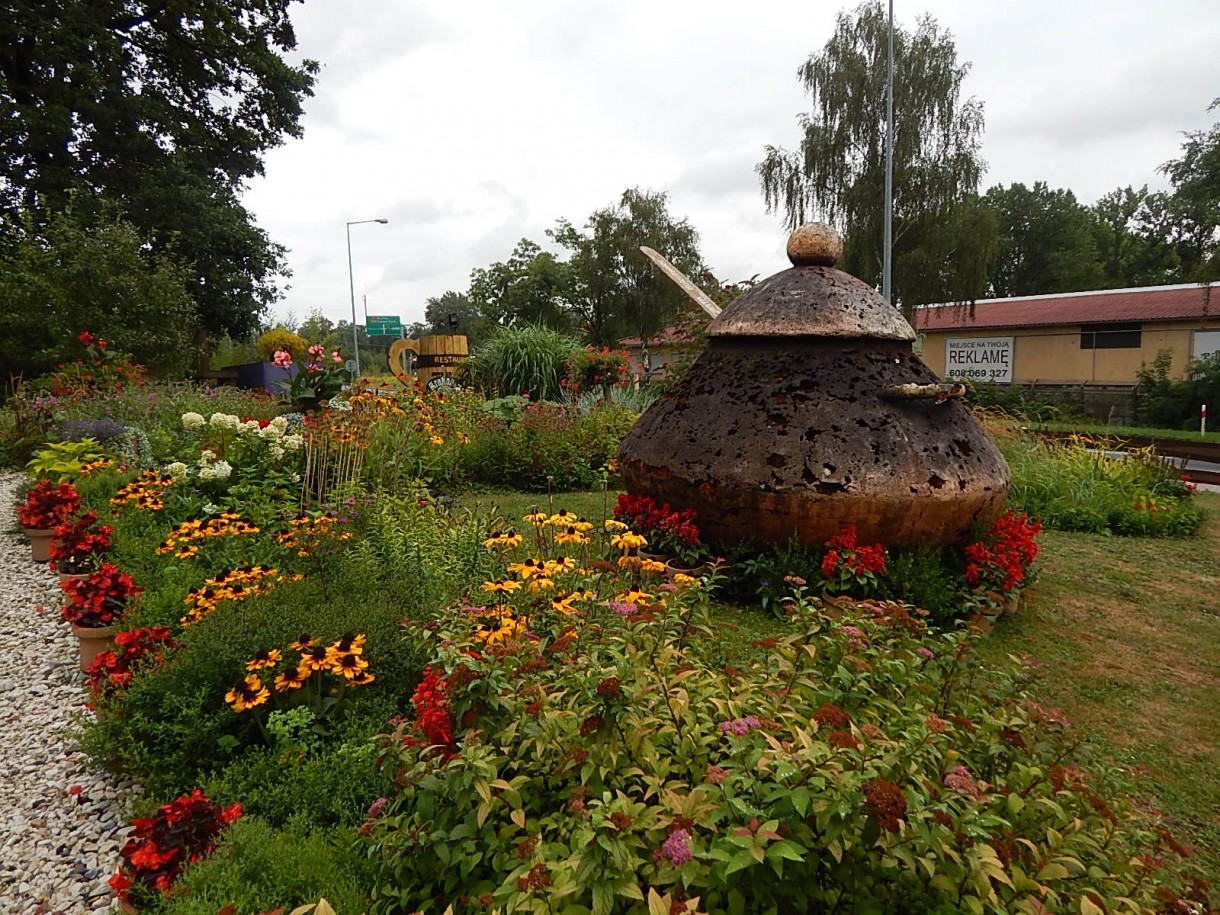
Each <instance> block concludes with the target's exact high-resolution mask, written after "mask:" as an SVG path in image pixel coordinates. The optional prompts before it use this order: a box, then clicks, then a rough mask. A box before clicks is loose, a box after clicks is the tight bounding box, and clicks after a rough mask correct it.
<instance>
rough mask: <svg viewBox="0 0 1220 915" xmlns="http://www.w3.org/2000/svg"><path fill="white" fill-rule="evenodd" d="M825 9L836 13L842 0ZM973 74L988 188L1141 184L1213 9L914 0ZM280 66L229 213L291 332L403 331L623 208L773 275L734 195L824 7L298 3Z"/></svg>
mask: <svg viewBox="0 0 1220 915" xmlns="http://www.w3.org/2000/svg"><path fill="white" fill-rule="evenodd" d="M843 5H844V6H850V5H851V4H850V3H848V2H847V0H844V3H843ZM898 6H899V9H898V15H899V19H900V21H901V22H902V23H904V24H906V25H908V26H909V25H911V24H913V22H914V19H915V16H916V14H917V13H922V12H923V11H924V10H927V11H928V12H929V13H930V14H931V15H932V16H934V17H935V18H936V19H937V21H938V22H939V24H940V25H941V26H942V27H944V28H946V29H948V30H949V31H950V32H952V33H953V34H954V36H955V38H956V40H957V45H958V55H959V59H961V60H965V61H970V62H971V63H972V69H971V72H970V74H969V76H968V78H967V80H966V84H965V94H966V95H974V96H977V97H978V98H979V99H981V100H982V101H983V102H984V103H985V105H986V112H987V125H988V126H987V133H986V135H985V137H984V142H983V149H982V152H983V156H984V158H985V159H986V160H987V161H988V163H989V166H990V168H989V172H988V174H987V176H986V179H985V185H984V186H988V185H990V184H994V183H1010V182H1013V181H1024V182H1026V183H1032V182H1034V181H1037V180H1043V181H1047V182H1048V183H1049V184H1051V185H1052V186H1054V187H1070V188H1071V189H1072V190H1074V191H1075V192H1076V194H1077V196H1078V197H1079V198H1080V199H1081V200H1084V201H1090V200H1092V199H1095V198H1096V197H1097V196H1098V195H1100V194H1102V193H1105V192H1106V191H1108V190H1110V189H1112V188H1114V187H1116V186H1119V185H1126V184H1135V185H1137V186H1138V185H1140V184H1143V183H1145V182H1148V183H1153V184H1157V183H1158V182H1161V181H1163V179H1160V178H1159V177H1158V175H1157V173H1156V168H1157V166H1159V165H1160V164H1161V163H1163V162H1164V161H1166V160H1167V159H1169V158H1172V157H1173V156H1174V155H1176V153H1177V151H1178V148H1179V145H1180V143H1181V136H1180V131H1183V130H1188V129H1199V128H1201V127H1204V126H1207V125H1210V124H1211V123H1212V121H1213V120H1214V113H1213V115H1208V114H1207V112H1206V107H1207V104H1208V103H1209V102H1210V101H1211V98H1212V97H1214V96H1215V95H1216V94H1218V93H1220V90H1217V88H1216V87H1217V86H1220V55H1216V54H1215V53H1214V50H1213V49H1214V48H1216V47H1220V17H1217V16H1216V15H1215V10H1214V0H1164V2H1162V3H1161V4H1159V5H1158V6H1157V7H1156V8H1155V10H1150V9H1149V8H1148V7H1147V6H1146V5H1142V4H1136V3H1133V2H1131V0H1113V2H1111V3H1108V4H1105V5H1100V4H1075V3H1072V4H1069V3H1063V2H1061V0H1056V2H1051V0H1026V2H1024V3H1022V4H1020V5H1019V6H1018V5H1014V4H982V3H978V2H976V0H925V2H924V3H923V4H920V5H919V6H918V7H916V8H913V9H904V7H905V4H899V5H898ZM292 11H293V13H292V14H293V19H294V22H295V23H296V26H297V34H298V38H299V41H300V49H299V50H300V54H301V55H302V56H306V57H313V58H317V59H319V60H320V61H321V62H322V64H323V70H322V73H321V75H320V77H319V80H318V85H317V90H316V91H317V94H316V97H315V98H313V99H310V100H308V101H307V103H306V117H305V120H304V128H305V136H304V138H303V139H301V140H291V141H289V142H288V143H287V145H285V146H284V147H282V148H280V149H277V150H274V151H273V152H272V153H271V154H270V155H269V156H268V158H267V174H266V177H265V178H263V179H260V180H258V181H256V182H254V183H253V184H252V187H251V189H250V192H249V194H248V196H247V201H246V202H247V205H248V206H249V207H250V208H251V210H252V211H253V212H254V213H255V214H256V215H257V217H258V219H259V222H260V224H261V225H262V226H263V227H264V228H265V229H267V231H268V232H269V233H270V234H271V236H272V238H273V239H275V240H276V241H279V242H281V243H283V244H285V245H287V246H288V247H289V248H290V249H291V253H290V262H291V265H292V267H293V269H294V271H295V277H294V279H293V281H292V289H291V291H290V292H289V294H288V297H287V299H286V300H285V302H284V303H282V304H281V306H280V311H281V312H283V311H287V310H291V311H293V312H294V313H295V314H297V315H304V314H307V313H308V312H309V311H310V310H312V309H314V308H318V309H321V310H322V311H323V312H324V313H326V314H328V315H330V316H331V317H333V318H343V317H345V316H349V314H350V301H349V295H350V294H349V290H348V277H347V250H346V239H345V231H344V223H345V222H347V221H351V220H360V219H369V218H373V217H385V218H388V219H389V220H390V222H389V224H388V225H385V226H378V225H361V226H353V227H352V262H353V273H354V277H355V287H356V289H355V292H356V297H357V302H358V303H359V299H360V297H361V296H362V295H367V296H368V298H369V307H370V310H371V311H372V312H373V313H376V314H392V313H398V314H400V315H401V316H402V317H403V319H404V320H406V321H408V322H409V321H412V320H416V319H418V318H420V317H421V316H422V314H423V308H424V300H425V299H426V298H428V297H429V296H435V295H439V294H440V293H442V292H444V291H445V290H447V289H456V290H461V289H465V288H466V285H467V282H468V278H469V274H470V271H471V269H473V268H475V267H481V266H486V265H487V264H489V263H491V262H492V261H495V260H502V259H504V258H505V257H507V256H508V255H509V253H510V252H511V250H512V248H513V246H514V245H515V244H516V242H517V241H518V239H520V238H522V237H528V238H531V239H533V240H535V241H537V242H539V243H540V244H545V243H546V238H545V235H544V233H545V230H546V229H548V228H550V227H552V226H553V225H554V223H555V221H556V220H557V219H559V218H561V217H562V218H566V219H569V220H570V221H572V222H573V223H575V224H577V225H581V224H583V222H584V221H585V219H586V218H587V217H588V215H589V214H590V213H591V212H592V211H593V210H595V209H598V208H600V207H605V206H608V205H610V204H612V203H613V202H614V201H615V200H617V199H618V197H619V195H620V194H621V193H622V191H623V190H624V189H625V188H628V187H636V186H638V187H643V188H648V189H651V190H659V191H666V192H668V193H669V194H670V212H671V213H672V214H673V215H675V216H677V217H686V218H688V219H689V220H690V222H691V224H692V225H694V227H695V228H696V229H697V230H698V231H699V233H700V236H701V238H702V245H703V251H704V255H705V257H706V259H707V261H708V263H709V264H710V265H711V266H712V267H713V268H714V269H715V270H716V272H717V274H718V275H720V276H722V277H725V278H727V279H741V278H744V277H748V276H750V275H752V274H754V273H760V272H761V273H762V274H763V275H767V274H769V273H772V272H774V271H776V270H778V269H781V268H782V267H783V266H785V261H784V258H783V248H784V235H785V233H784V231H783V227H782V219H780V218H779V217H778V216H776V215H768V214H767V213H766V212H765V210H764V207H763V201H762V196H761V194H760V193H759V190H758V182H757V179H756V177H755V174H754V165H755V163H756V162H757V161H758V160H759V159H760V158H761V157H762V149H763V146H764V145H765V144H768V143H770V144H775V145H780V146H787V147H789V148H791V147H793V146H794V145H795V144H796V142H797V141H798V126H797V121H796V116H797V114H798V113H799V112H800V111H802V110H803V109H804V108H805V106H806V101H807V100H806V98H805V96H804V94H803V92H802V90H801V87H800V85H799V84H798V82H797V80H796V78H795V74H796V69H797V67H798V66H799V65H800V64H801V63H802V62H803V60H805V59H806V58H807V57H808V55H809V54H810V53H813V52H815V51H817V50H819V49H820V48H821V47H822V45H823V44H824V43H825V41H826V39H827V38H828V37H829V35H830V33H831V31H832V29H833V27H834V17H835V13H836V7H835V6H834V5H830V4H817V5H814V4H809V3H808V2H798V0H756V2H754V3H752V4H733V5H730V4H724V3H714V4H708V3H706V2H703V3H696V2H694V0H668V2H665V3H657V2H655V0H653V2H644V0H617V2H609V0H585V2H581V3H572V2H564V0H525V2H521V3H515V4H506V3H497V2H492V0H468V2H467V3H464V4H461V5H455V4H450V3H446V2H442V0H418V2H413V3H410V4H404V3H400V2H393V0H361V2H360V3H358V4H352V3H344V2H340V0H310V2H309V3H306V4H302V5H299V6H293V7H292Z"/></svg>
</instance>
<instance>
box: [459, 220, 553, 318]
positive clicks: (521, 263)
mask: <svg viewBox="0 0 1220 915" xmlns="http://www.w3.org/2000/svg"><path fill="white" fill-rule="evenodd" d="M468 295H469V298H470V302H471V304H472V305H474V307H475V308H477V309H478V311H479V313H480V314H481V315H482V316H483V317H484V318H486V319H488V320H489V321H490V322H492V323H495V324H504V325H511V324H517V323H527V324H540V325H544V326H546V327H553V328H555V329H556V330H568V329H569V328H570V327H571V324H572V321H571V315H570V311H569V307H570V295H571V277H570V274H569V271H568V267H567V265H566V264H565V263H564V262H563V261H561V260H559V259H558V258H556V257H555V255H554V254H551V253H550V252H549V251H543V250H542V248H541V247H540V246H539V245H538V244H537V243H536V242H533V241H530V240H529V239H528V238H523V239H521V240H520V241H519V242H517V246H516V247H515V248H513V252H512V254H510V255H509V257H508V260H506V261H497V262H496V263H494V264H492V265H491V266H489V267H476V268H475V269H474V270H472V271H471V273H470V292H469V293H468Z"/></svg>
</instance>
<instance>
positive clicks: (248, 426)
mask: <svg viewBox="0 0 1220 915" xmlns="http://www.w3.org/2000/svg"><path fill="white" fill-rule="evenodd" d="M237 428H238V430H239V431H241V432H253V433H254V434H255V435H258V433H260V432H262V431H263V430H262V429H260V428H259V426H258V420H257V419H248V420H246V421H245V422H244V423H242V424H241V425H239V426H238V427H237Z"/></svg>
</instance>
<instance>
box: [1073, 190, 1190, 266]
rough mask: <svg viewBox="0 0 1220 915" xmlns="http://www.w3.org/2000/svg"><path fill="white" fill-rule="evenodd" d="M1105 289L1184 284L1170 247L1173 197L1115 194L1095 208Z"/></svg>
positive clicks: (1145, 192)
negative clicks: (1170, 205)
mask: <svg viewBox="0 0 1220 915" xmlns="http://www.w3.org/2000/svg"><path fill="white" fill-rule="evenodd" d="M1091 209H1092V214H1093V221H1094V229H1093V234H1094V237H1095V238H1096V240H1097V257H1098V261H1099V263H1100V265H1101V270H1102V274H1103V280H1102V283H1103V285H1104V286H1106V287H1109V288H1115V289H1125V288H1129V287H1133V286H1160V285H1164V284H1166V283H1176V282H1178V281H1179V280H1180V279H1181V262H1180V260H1179V258H1178V254H1177V251H1175V250H1174V247H1173V245H1172V244H1170V242H1169V237H1170V235H1171V233H1172V228H1171V225H1170V224H1171V222H1172V215H1171V214H1170V211H1169V195H1168V194H1165V193H1162V192H1155V193H1149V191H1148V185H1144V186H1143V187H1141V188H1140V189H1139V190H1136V189H1134V188H1132V187H1131V186H1130V185H1128V186H1127V187H1120V188H1116V189H1114V190H1113V191H1111V192H1110V193H1108V194H1105V195H1103V196H1102V197H1101V198H1099V199H1098V201H1097V202H1096V203H1095V204H1093V206H1092V207H1091Z"/></svg>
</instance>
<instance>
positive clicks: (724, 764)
mask: <svg viewBox="0 0 1220 915" xmlns="http://www.w3.org/2000/svg"><path fill="white" fill-rule="evenodd" d="M603 584H604V585H605V587H606V590H610V589H612V587H613V585H612V584H611V583H610V582H608V581H607V582H604V583H603ZM513 593H514V595H516V594H520V593H521V590H520V589H518V590H517V591H515V592H513ZM621 597H622V598H623V599H622V600H614V599H613V598H611V599H610V600H606V599H605V598H603V597H600V596H599V597H597V598H596V599H591V600H586V601H582V602H574V603H575V612H573V613H566V614H558V613H549V612H548V611H547V609H546V607H545V606H544V605H542V604H541V602H539V603H538V604H537V605H536V607H535V608H534V612H533V613H532V615H531V616H530V617H529V621H528V625H527V626H525V627H522V628H520V629H514V631H513V632H512V633H510V634H508V635H507V636H506V637H505V638H504V639H502V640H500V641H497V642H495V643H489V642H488V641H487V640H483V639H480V638H479V636H478V633H479V632H480V628H479V626H480V620H479V615H478V614H477V613H472V612H471V611H470V610H469V609H468V608H466V607H454V608H453V609H452V610H451V611H449V612H448V613H446V614H445V615H444V616H443V617H442V618H441V620H440V621H439V623H438V624H436V625H434V626H428V627H422V628H421V629H419V630H418V632H417V633H416V637H417V638H419V637H427V638H431V639H432V641H433V644H434V645H435V646H436V654H435V660H434V661H433V663H432V665H431V666H430V668H429V670H428V675H427V678H426V682H425V684H424V687H425V688H422V689H418V690H417V691H416V695H415V697H413V704H414V707H415V712H416V717H415V719H414V720H409V721H404V722H402V723H400V724H399V726H398V727H397V728H396V730H395V731H394V732H393V733H391V734H387V735H385V737H384V738H383V751H382V752H383V760H384V765H385V766H386V767H387V770H388V772H389V773H390V774H392V775H393V776H394V779H395V784H396V785H397V786H398V787H397V790H396V791H395V792H394V793H393V794H392V795H391V796H389V797H388V798H387V801H386V803H385V805H384V806H383V807H381V808H380V809H379V810H378V811H376V812H375V815H373V816H371V817H370V820H369V822H368V823H366V825H365V827H364V828H363V832H365V833H367V834H368V836H369V840H370V842H371V853H372V855H373V856H374V859H375V860H376V861H377V862H378V865H379V867H380V875H379V878H378V880H377V883H376V885H375V886H374V888H373V893H372V902H373V907H372V911H373V912H375V913H391V912H407V911H419V912H436V913H440V912H444V911H446V910H449V911H453V912H474V911H481V910H486V909H488V908H496V909H502V910H505V911H520V912H525V911H529V912H557V911H565V910H570V911H584V912H589V911H594V912H623V913H645V912H653V911H661V910H662V909H658V908H657V903H658V901H659V900H661V899H666V898H667V899H669V900H671V902H670V904H669V905H670V906H675V905H676V906H679V907H678V908H674V907H669V908H665V909H664V910H665V911H692V912H708V913H714V912H752V913H780V912H807V911H838V912H898V911H902V912H961V911H968V912H969V911H973V912H995V913H1006V912H1014V911H1025V912H1031V913H1034V912H1048V911H1080V912H1100V911H1120V910H1125V909H1129V910H1131V911H1142V910H1158V911H1167V910H1170V909H1169V908H1167V907H1168V906H1177V907H1178V908H1176V909H1173V910H1175V911H1176V910H1181V911H1187V910H1188V908H1189V906H1190V904H1191V902H1190V900H1191V899H1194V898H1198V897H1197V893H1198V890H1197V889H1194V888H1192V885H1191V884H1190V883H1189V879H1188V877H1189V874H1188V872H1184V871H1183V868H1184V867H1186V868H1188V864H1186V865H1184V864H1183V863H1182V861H1181V860H1180V855H1179V852H1183V851H1185V849H1183V848H1182V847H1181V846H1180V845H1177V843H1176V841H1174V840H1173V837H1172V835H1170V834H1169V832H1168V830H1167V827H1166V826H1165V825H1164V824H1159V823H1155V822H1149V821H1148V820H1145V819H1142V818H1141V816H1143V815H1142V814H1140V813H1139V812H1138V811H1137V810H1136V809H1135V808H1133V807H1131V806H1129V805H1127V804H1126V803H1125V802H1124V801H1123V800H1122V799H1121V798H1118V797H1115V796H1114V795H1113V794H1112V792H1111V790H1110V789H1109V788H1108V787H1107V785H1108V784H1109V783H1110V776H1111V775H1112V774H1113V773H1112V772H1110V771H1109V770H1107V768H1106V766H1105V765H1104V764H1097V763H1094V762H1092V761H1090V760H1089V759H1087V758H1086V757H1085V756H1084V755H1083V754H1081V753H1079V752H1077V747H1078V744H1079V742H1080V740H1079V738H1078V737H1077V736H1076V735H1074V734H1073V732H1072V731H1071V729H1070V726H1069V725H1068V723H1067V722H1065V721H1064V719H1063V716H1062V715H1061V714H1060V713H1058V712H1057V711H1055V710H1053V709H1047V708H1045V707H1043V706H1041V705H1039V704H1037V703H1036V702H1034V701H1032V700H1031V699H1030V698H1029V697H1028V696H1027V695H1026V694H1025V693H1024V692H1023V691H1022V690H1021V688H1020V687H1019V686H1018V683H1019V682H1020V679H1021V676H1022V675H1021V673H1020V672H1019V671H1016V670H1013V671H1007V672H1003V673H1000V674H998V675H996V676H995V677H988V678H987V679H983V678H982V677H980V676H979V674H978V664H977V660H976V658H975V654H974V640H975V639H976V638H977V636H976V635H975V634H972V633H970V632H966V631H955V632H947V633H937V632H934V631H931V630H929V629H928V628H927V626H926V625H925V623H924V620H923V618H922V616H921V615H920V614H919V613H917V612H914V611H912V610H911V609H910V608H909V607H906V606H903V605H901V604H897V603H893V602H886V601H855V602H853V601H848V600H845V599H838V600H837V601H836V602H835V603H833V604H832V603H822V602H819V601H817V600H814V599H811V598H810V597H809V596H808V595H807V594H806V593H805V589H804V588H801V587H798V588H797V589H796V590H795V591H794V592H793V593H792V594H791V596H790V599H791V600H792V602H793V604H794V609H793V615H792V620H793V626H794V630H793V634H792V635H791V636H789V637H786V638H782V639H766V640H762V641H760V642H758V643H756V644H755V645H754V653H753V655H752V656H751V657H752V660H749V661H747V662H739V666H736V667H725V666H724V662H723V660H722V656H721V655H720V654H719V653H718V651H717V650H716V647H715V638H714V634H713V633H712V632H711V631H710V629H709V627H708V625H707V622H706V619H707V618H706V616H705V609H706V604H707V592H706V590H705V589H704V588H703V587H701V586H700V585H698V584H695V585H692V586H690V587H687V588H684V589H670V590H667V591H660V590H659V589H658V591H657V592H654V593H651V594H649V593H624V594H622V595H621ZM615 605H621V606H615ZM1179 877H1183V879H1179ZM1184 881H1185V882H1184ZM450 906H451V907H452V908H451V909H450V908H449V907H450ZM1183 906H1185V907H1186V908H1183Z"/></svg>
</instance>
